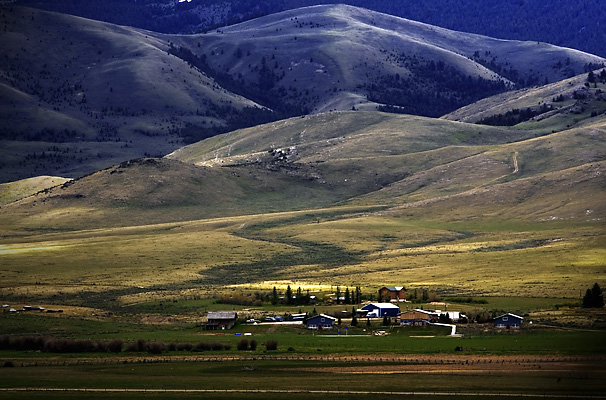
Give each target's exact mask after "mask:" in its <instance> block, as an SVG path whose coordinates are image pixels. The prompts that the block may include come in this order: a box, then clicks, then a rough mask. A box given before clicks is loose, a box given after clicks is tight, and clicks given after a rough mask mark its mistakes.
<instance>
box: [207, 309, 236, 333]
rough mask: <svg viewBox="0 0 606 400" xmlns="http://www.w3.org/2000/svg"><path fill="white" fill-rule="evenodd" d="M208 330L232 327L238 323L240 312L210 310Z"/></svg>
mask: <svg viewBox="0 0 606 400" xmlns="http://www.w3.org/2000/svg"><path fill="white" fill-rule="evenodd" d="M207 319H208V321H207V322H206V329H207V330H219V329H231V328H233V327H234V325H235V324H236V319H238V313H237V312H235V311H209V312H208V318H207Z"/></svg>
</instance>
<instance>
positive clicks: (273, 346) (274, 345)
mask: <svg viewBox="0 0 606 400" xmlns="http://www.w3.org/2000/svg"><path fill="white" fill-rule="evenodd" d="M265 348H266V349H267V350H277V349H278V341H277V340H275V339H269V340H268V341H266V342H265Z"/></svg>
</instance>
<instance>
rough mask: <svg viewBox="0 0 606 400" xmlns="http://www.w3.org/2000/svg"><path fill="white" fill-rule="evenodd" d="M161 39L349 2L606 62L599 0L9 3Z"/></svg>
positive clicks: (604, 16)
mask: <svg viewBox="0 0 606 400" xmlns="http://www.w3.org/2000/svg"><path fill="white" fill-rule="evenodd" d="M4 2H5V3H7V2H8V3H13V4H20V5H27V6H32V7H39V8H42V9H45V10H48V11H58V12H61V13H66V14H72V15H77V16H81V17H86V18H90V19H96V20H101V21H105V22H111V23H114V24H119V25H128V26H133V27H137V28H142V29H147V30H152V31H156V32H163V33H178V34H188V33H200V32H207V31H210V30H212V29H216V28H217V27H222V26H227V25H233V24H235V23H238V22H242V21H244V20H250V19H253V18H258V17H260V16H264V15H269V14H275V13H277V12H281V11H286V10H289V9H296V8H301V7H304V6H312V5H320V4H339V3H343V4H349V5H352V6H357V7H364V8H367V9H370V10H373V11H378V12H381V13H386V14H391V15H395V16H398V17H402V18H407V19H412V20H415V21H420V22H425V23H427V24H431V25H437V26H441V27H444V28H448V29H452V30H455V31H463V32H469V33H476V34H480V35H485V36H491V37H496V38H499V39H517V40H530V41H540V42H547V43H551V44H555V45H558V46H564V47H571V48H575V49H579V50H583V51H586V52H589V53H593V54H598V55H601V56H606V36H605V35H606V32H605V31H604V27H603V25H604V24H603V21H604V20H606V10H605V9H604V7H602V3H601V2H600V0H583V1H574V0H553V1H551V2H545V1H541V0H519V1H482V2H478V1H475V0H417V1H390V0H375V1H372V2H369V1H362V0H255V1H251V0H189V1H178V0H145V1H141V0H106V1H104V2H103V3H102V4H100V3H99V2H97V1H95V0H80V1H72V0H54V1H40V0H8V1H6V0H5V1H4Z"/></svg>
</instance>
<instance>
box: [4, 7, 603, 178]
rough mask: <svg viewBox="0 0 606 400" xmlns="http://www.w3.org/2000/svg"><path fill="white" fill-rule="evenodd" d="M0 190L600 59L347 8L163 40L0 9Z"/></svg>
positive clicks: (431, 108) (457, 97)
mask: <svg viewBox="0 0 606 400" xmlns="http://www.w3.org/2000/svg"><path fill="white" fill-rule="evenodd" d="M0 21H1V22H2V23H3V24H4V26H5V31H6V32H5V33H4V34H3V35H2V36H1V37H0V48H1V49H2V51H3V53H4V54H5V56H4V57H3V58H2V59H1V60H0V105H1V108H0V113H1V116H2V118H1V121H2V122H1V123H0V138H1V139H2V146H1V150H0V151H1V155H2V162H1V163H2V164H1V167H2V168H0V182H7V181H13V180H17V179H21V178H27V177H32V176H36V175H41V174H50V175H58V176H65V177H70V178H73V177H80V176H83V175H86V174H89V173H92V172H94V171H97V170H100V169H103V168H107V167H109V166H110V165H114V164H117V163H120V162H122V161H125V160H128V159H133V158H137V157H141V156H160V155H164V154H167V153H169V152H171V151H173V150H175V149H177V148H179V147H181V146H182V145H183V144H184V143H189V142H194V141H197V140H200V139H203V138H206V137H209V136H212V135H215V134H217V133H219V132H225V131H228V130H233V129H236V128H239V127H243V126H252V125H256V124H258V123H261V122H266V121H269V120H274V119H278V118H282V117H285V116H293V115H300V114H306V113H316V112H324V111H328V110H351V109H357V110H376V109H377V108H379V109H382V110H389V111H397V112H406V113H412V114H420V115H431V116H440V115H442V114H445V113H446V112H449V111H452V110H454V109H455V108H457V107H459V106H461V105H465V104H469V103H471V102H473V101H475V100H478V99H480V98H483V97H486V96H489V95H492V94H495V93H499V92H502V91H503V90H506V89H509V88H513V87H515V86H516V85H517V86H520V85H529V84H535V83H544V82H545V81H549V82H552V81H556V80H560V79H563V78H566V77H569V76H572V75H574V74H577V73H581V72H583V70H584V69H585V68H587V66H588V65H589V64H601V63H603V62H604V59H603V58H600V57H597V56H592V55H589V54H586V53H582V52H579V51H576V50H571V49H565V48H559V47H555V46H551V45H547V44H541V43H536V42H532V43H531V42H516V41H505V40H495V39H490V38H487V37H482V36H477V35H471V34H462V33H457V32H454V31H448V30H445V29H442V28H437V27H432V26H430V25H425V24H421V23H416V22H412V21H409V20H404V19H401V18H397V17H392V16H388V15H385V14H380V13H376V12H371V11H368V10H364V9H359V8H355V7H350V6H343V5H337V6H317V7H309V8H304V9H298V10H292V11H287V12H283V13H280V14H275V15H270V16H266V17H263V18H259V19H256V20H252V21H248V22H245V23H242V24H238V25H234V26H231V27H226V28H222V29H220V30H217V31H215V32H210V33H207V34H198V35H163V34H158V33H153V32H150V31H143V30H138V29H134V28H129V27H124V26H117V25H112V24H107V23H101V22H97V21H92V20H86V19H83V18H78V17H73V16H67V15H62V14H56V13H50V12H45V11H40V10H35V9H29V8H22V7H2V8H0Z"/></svg>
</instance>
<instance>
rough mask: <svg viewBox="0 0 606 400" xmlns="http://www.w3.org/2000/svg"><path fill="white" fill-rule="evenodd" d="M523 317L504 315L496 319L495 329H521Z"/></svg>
mask: <svg viewBox="0 0 606 400" xmlns="http://www.w3.org/2000/svg"><path fill="white" fill-rule="evenodd" d="M522 320H524V318H523V317H520V316H519V315H515V314H512V313H507V314H503V315H501V316H498V317H496V318H495V319H494V326H495V328H505V329H520V328H521V327H522Z"/></svg>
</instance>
